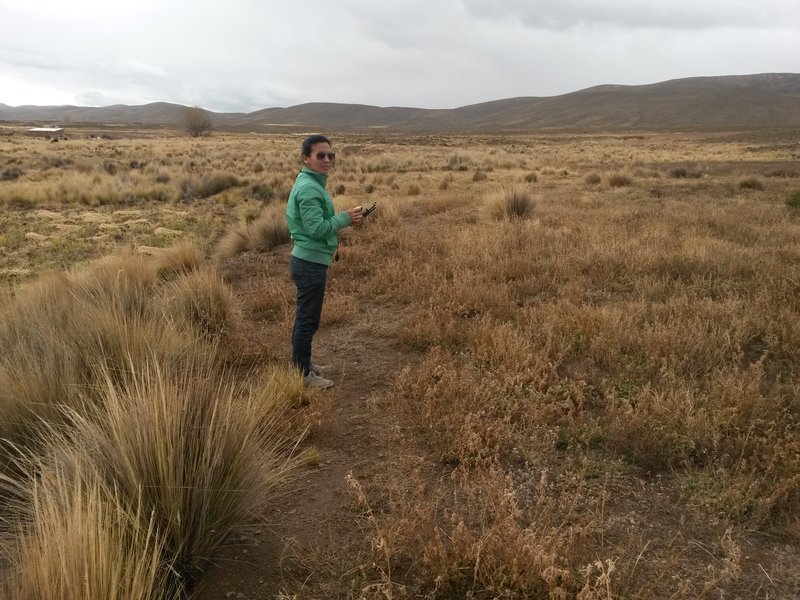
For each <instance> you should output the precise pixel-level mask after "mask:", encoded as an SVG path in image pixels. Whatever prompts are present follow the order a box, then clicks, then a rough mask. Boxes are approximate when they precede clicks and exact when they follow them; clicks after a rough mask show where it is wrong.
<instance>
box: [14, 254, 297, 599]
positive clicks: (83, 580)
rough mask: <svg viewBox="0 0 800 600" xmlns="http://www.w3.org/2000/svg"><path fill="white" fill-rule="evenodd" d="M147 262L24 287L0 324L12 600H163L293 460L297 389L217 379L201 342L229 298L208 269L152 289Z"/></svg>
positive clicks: (186, 584) (218, 359)
mask: <svg viewBox="0 0 800 600" xmlns="http://www.w3.org/2000/svg"><path fill="white" fill-rule="evenodd" d="M183 251H185V252H186V254H187V255H188V256H193V253H192V252H191V251H189V250H186V249H183V250H181V249H179V250H178V251H177V252H176V253H177V254H181V252H183ZM192 260H193V259H190V260H189V261H188V262H192ZM155 262H156V261H153V263H150V262H148V261H146V260H145V259H143V258H140V257H135V258H134V257H125V256H123V257H120V258H118V259H110V260H106V261H104V262H102V263H100V264H98V265H96V266H95V267H93V268H90V269H87V270H85V271H81V272H77V273H70V274H66V275H63V276H59V277H55V278H52V279H49V280H46V281H44V282H42V283H36V284H34V285H33V286H31V287H30V288H29V289H26V290H22V291H21V292H20V293H19V295H18V297H17V298H16V299H15V300H14V302H13V303H12V304H11V305H10V306H6V307H5V310H4V311H3V313H2V315H1V316H0V342H2V343H3V347H4V348H5V349H6V350H7V352H4V353H3V355H2V357H0V415H1V416H0V419H2V421H1V422H0V427H2V430H0V437H2V438H3V439H5V440H8V441H9V442H10V443H12V444H13V446H12V447H11V448H12V452H9V453H7V456H6V458H5V460H4V461H3V464H2V465H0V466H1V467H2V470H3V471H2V475H3V477H2V481H3V486H2V488H1V489H0V496H2V498H3V500H4V502H6V503H7V506H8V509H9V510H8V511H7V513H6V523H7V524H9V525H10V526H11V528H12V529H11V530H7V532H8V534H9V535H8V536H7V537H6V538H5V540H4V548H3V550H4V555H5V556H6V557H8V560H9V563H8V564H7V565H6V567H7V569H8V571H7V573H9V574H10V576H8V577H5V579H6V580H7V581H9V586H10V588H9V589H10V591H11V594H12V595H13V597H23V598H28V597H30V598H40V597H47V598H64V599H66V598H76V597H111V598H169V597H173V596H174V595H176V594H178V593H180V592H181V590H182V589H184V588H186V589H188V588H190V587H191V586H192V583H193V581H194V579H195V577H196V576H197V575H198V574H199V573H200V571H201V569H202V567H203V566H204V565H205V564H206V561H207V560H208V559H209V557H211V556H213V553H214V551H215V550H216V549H217V548H218V547H219V545H220V544H221V543H222V541H223V540H224V539H225V537H226V536H228V535H229V534H230V533H231V531H232V530H233V529H234V528H235V527H236V526H237V525H239V524H241V523H242V522H243V521H245V520H246V519H248V518H249V517H250V515H251V514H252V512H253V511H254V510H255V508H256V507H259V506H262V505H263V502H264V501H266V499H267V498H268V497H269V495H270V494H271V493H273V492H274V491H275V490H276V488H277V485H278V484H279V483H280V482H281V481H284V480H285V478H286V476H287V474H288V473H289V471H290V470H291V469H292V468H293V466H294V464H295V460H294V459H292V458H291V453H292V449H291V447H290V446H288V445H287V440H288V439H290V438H291V437H297V434H296V433H293V430H292V429H291V426H290V422H289V421H287V420H286V419H284V418H283V416H282V415H283V414H284V410H285V408H287V407H288V406H290V405H291V404H292V403H295V402H297V396H298V394H299V393H298V392H297V390H298V389H299V387H300V385H301V384H300V383H299V381H296V382H295V383H294V386H291V385H289V384H288V383H287V382H288V381H289V380H290V379H291V378H290V377H288V376H283V377H278V378H272V379H263V378H262V379H261V380H260V381H259V379H257V378H256V377H255V376H254V374H249V375H248V374H244V377H243V376H242V373H235V372H233V371H229V370H227V368H226V367H225V366H224V364H225V363H226V361H227V362H230V357H227V359H226V358H225V357H223V356H222V354H221V351H220V349H219V348H218V347H217V346H216V345H214V344H212V343H209V342H207V341H204V338H218V336H219V334H220V333H222V332H224V331H225V328H226V324H227V322H228V319H229V316H230V313H231V306H232V297H231V295H230V291H229V290H228V288H227V287H226V286H225V285H224V284H222V282H221V280H220V278H219V276H218V275H216V274H215V273H214V272H213V271H212V270H210V269H197V270H190V271H188V272H184V273H182V274H180V275H178V276H177V278H174V279H164V280H159V279H158V278H157V277H156V273H157V268H158V267H157V265H156V264H154V263H155ZM186 262H187V261H185V260H180V261H177V263H179V264H181V263H182V264H185V263H186ZM165 308H166V310H165ZM292 376H293V378H294V379H295V380H299V376H298V375H297V374H296V373H292ZM11 456H13V457H14V458H13V459H12V460H9V457H11ZM87 594H88V596H87Z"/></svg>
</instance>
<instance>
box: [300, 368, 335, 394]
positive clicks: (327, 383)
mask: <svg viewBox="0 0 800 600" xmlns="http://www.w3.org/2000/svg"><path fill="white" fill-rule="evenodd" d="M303 383H305V384H306V387H310V388H319V389H321V390H324V389H327V388H329V387H333V381H331V380H330V379H325V378H324V377H322V376H320V375H317V374H316V373H314V371H309V372H308V375H306V376H305V377H303Z"/></svg>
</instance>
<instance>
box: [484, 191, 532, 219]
mask: <svg viewBox="0 0 800 600" xmlns="http://www.w3.org/2000/svg"><path fill="white" fill-rule="evenodd" d="M484 206H485V210H486V212H487V214H488V215H489V216H490V217H491V218H493V219H529V218H530V217H532V216H533V211H534V209H535V208H536V202H535V200H534V198H533V193H532V192H531V190H530V188H528V187H526V186H511V187H507V188H503V189H501V190H499V191H496V192H494V193H492V194H489V195H488V196H487V197H486V200H485V203H484Z"/></svg>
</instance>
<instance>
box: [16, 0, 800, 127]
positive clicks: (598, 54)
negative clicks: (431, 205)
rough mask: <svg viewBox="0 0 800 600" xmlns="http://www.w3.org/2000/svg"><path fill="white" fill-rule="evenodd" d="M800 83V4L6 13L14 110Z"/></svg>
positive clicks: (241, 105)
mask: <svg viewBox="0 0 800 600" xmlns="http://www.w3.org/2000/svg"><path fill="white" fill-rule="evenodd" d="M771 72H792V73H798V72H800V0H403V1H399V0H396V1H393V0H382V1H381V0H329V1H312V0H300V1H290V0H282V1H277V0H223V1H217V2H209V1H207V0H136V1H135V2H134V1H129V0H69V1H68V0H0V102H2V103H5V104H9V105H11V106H18V105H22V104H38V105H54V104H76V105H83V106H104V105H109V104H117V103H122V104H144V103H147V102H155V101H166V102H176V103H180V104H185V105H198V106H202V107H204V108H208V109H210V110H215V111H224V112H238V111H243V112H250V111H253V110H258V109H260V108H267V107H271V106H292V105H295V104H301V103H304V102H346V103H361V104H374V105H378V106H414V107H420V108H455V107H457V106H464V105H467V104H474V103H477V102H484V101H487V100H498V99H501V98H511V97H516V96H552V95H558V94H563V93H567V92H573V91H577V90H580V89H584V88H587V87H591V86H593V85H598V84H603V83H614V84H628V85H638V84H645V83H656V82H659V81H664V80H667V79H675V78H680V77H693V76H700V75H741V74H750V73H771Z"/></svg>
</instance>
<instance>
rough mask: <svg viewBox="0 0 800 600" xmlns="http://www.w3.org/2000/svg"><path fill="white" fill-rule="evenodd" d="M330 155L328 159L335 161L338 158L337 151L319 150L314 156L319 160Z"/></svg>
mask: <svg viewBox="0 0 800 600" xmlns="http://www.w3.org/2000/svg"><path fill="white" fill-rule="evenodd" d="M326 156H327V157H328V160H330V161H334V160H336V153H335V152H317V153H316V154H315V155H314V157H315V158H316V159H317V160H325V157H326Z"/></svg>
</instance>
